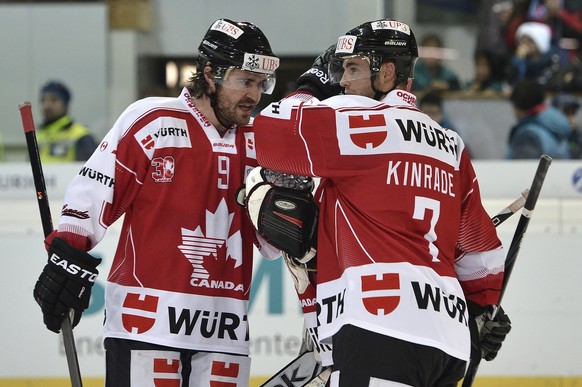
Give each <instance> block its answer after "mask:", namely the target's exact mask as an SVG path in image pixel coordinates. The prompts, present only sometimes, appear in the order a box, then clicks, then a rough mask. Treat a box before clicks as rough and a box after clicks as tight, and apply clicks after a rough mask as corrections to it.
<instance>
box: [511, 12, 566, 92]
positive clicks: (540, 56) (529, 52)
mask: <svg viewBox="0 0 582 387" xmlns="http://www.w3.org/2000/svg"><path fill="white" fill-rule="evenodd" d="M515 36H516V39H517V48H516V49H515V53H514V55H513V58H512V60H511V65H510V70H509V83H510V84H511V85H512V86H513V85H515V84H516V83H517V82H519V81H521V80H523V79H533V80H535V81H537V82H538V83H540V84H542V85H546V84H547V83H548V82H549V80H550V79H551V78H553V77H554V76H555V75H556V73H557V72H558V70H559V55H558V52H557V49H556V48H555V47H552V45H551V39H552V31H551V30H550V27H549V26H548V25H546V24H543V23H538V22H526V23H523V24H522V25H520V26H519V28H518V29H517V31H516V33H515Z"/></svg>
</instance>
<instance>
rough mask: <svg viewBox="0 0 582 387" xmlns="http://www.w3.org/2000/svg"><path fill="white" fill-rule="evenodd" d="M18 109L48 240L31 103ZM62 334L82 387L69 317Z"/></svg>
mask: <svg viewBox="0 0 582 387" xmlns="http://www.w3.org/2000/svg"><path fill="white" fill-rule="evenodd" d="M18 109H19V110H20V117H21V119H22V127H23V129H24V135H25V137H26V147H27V149H28V156H29V159H30V166H31V168H32V177H33V180H34V187H35V189H36V199H37V201H38V209H39V212H40V219H41V222H42V229H43V233H44V236H45V238H46V237H47V236H48V235H49V234H50V233H51V232H52V231H53V222H52V216H51V210H50V206H49V202H48V195H47V193H46V183H45V180H44V173H43V171H42V163H41V161H40V153H39V151H38V143H37V141H36V133H35V128H34V120H33V118H32V107H31V105H30V103H29V102H25V103H23V104H22V105H20V106H19V107H18ZM61 333H62V334H63V344H64V346H65V355H66V357H67V365H68V367H69V377H70V379H71V384H72V386H73V387H82V386H83V381H82V379H81V371H80V369H79V360H78V359H77V349H76V348H75V338H74V336H73V328H72V326H71V320H70V319H69V317H68V316H67V318H65V319H64V320H63V323H62V324H61Z"/></svg>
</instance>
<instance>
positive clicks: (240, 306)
mask: <svg viewBox="0 0 582 387" xmlns="http://www.w3.org/2000/svg"><path fill="white" fill-rule="evenodd" d="M251 129H252V128H251V127H250V126H249V127H238V128H233V129H231V130H229V131H228V132H226V133H225V134H224V136H222V137H221V136H220V135H219V133H218V132H217V130H216V129H215V128H214V126H213V125H212V124H211V123H210V122H209V121H208V120H207V119H206V118H205V117H204V116H203V115H202V114H201V113H200V112H199V111H198V110H197V109H196V107H195V106H194V105H193V104H192V102H191V97H190V95H189V94H188V91H187V89H184V90H183V91H182V94H181V95H180V96H179V97H178V98H157V97H156V98H146V99H143V100H140V101H137V102H135V103H133V104H132V105H130V106H129V107H128V108H127V109H126V110H125V112H123V113H122V114H121V116H120V117H119V119H118V120H117V122H116V123H115V124H114V126H113V128H112V129H111V131H110V132H109V133H108V134H107V135H106V136H105V138H104V139H103V141H102V142H101V145H100V147H99V149H97V150H96V152H95V153H94V154H93V156H92V157H91V158H90V159H89V160H88V161H87V163H86V164H85V165H84V166H83V168H82V169H81V171H80V172H79V174H78V176H76V177H75V179H73V181H72V183H71V185H70V186H69V188H68V189H67V191H66V194H65V204H64V208H63V211H62V214H61V218H60V224H59V228H58V230H59V234H60V235H63V236H64V237H65V238H67V239H69V240H71V239H76V238H78V236H84V237H86V238H87V240H88V241H90V243H89V244H88V247H93V246H94V245H95V244H97V243H98V242H99V241H100V240H101V239H102V238H103V237H104V235H105V232H106V230H107V228H108V227H109V226H110V225H111V224H112V223H113V222H115V221H116V220H117V219H118V218H120V217H121V216H122V215H124V221H123V226H122V231H121V237H120V240H119V244H118V248H117V251H116V253H115V258H114V260H113V263H112V267H111V271H110V273H109V276H108V283H107V288H106V296H105V298H106V305H105V309H106V322H105V328H104V337H116V338H124V339H132V340H138V341H143V342H149V343H155V344H160V345H165V346H169V347H176V348H188V349H194V350H202V351H211V352H227V353H236V354H248V353H249V332H248V321H247V307H248V300H249V294H250V285H251V274H252V257H253V241H255V240H256V239H255V233H254V229H253V228H252V225H251V223H250V221H249V220H248V217H247V216H246V214H245V213H244V209H243V208H242V207H241V206H239V205H237V204H236V202H235V197H236V191H237V189H238V188H240V186H241V185H242V184H243V183H244V178H245V176H246V174H247V173H248V172H249V171H250V170H251V169H252V168H253V167H255V166H256V165H257V164H256V157H255V149H254V138H253V133H252V131H251ZM74 242H76V243H75V244H76V245H79V243H78V241H74Z"/></svg>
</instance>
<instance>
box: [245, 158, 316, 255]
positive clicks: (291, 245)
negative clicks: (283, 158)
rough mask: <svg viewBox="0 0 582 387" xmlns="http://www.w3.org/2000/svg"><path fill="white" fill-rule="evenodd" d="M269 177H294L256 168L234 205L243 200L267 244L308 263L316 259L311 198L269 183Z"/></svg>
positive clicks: (301, 192)
mask: <svg viewBox="0 0 582 387" xmlns="http://www.w3.org/2000/svg"><path fill="white" fill-rule="evenodd" d="M269 174H271V175H273V174H276V176H278V177H282V176H287V177H289V176H294V175H285V174H279V173H277V172H274V171H269V170H266V169H263V168H261V167H257V168H255V169H253V170H252V171H251V173H250V174H249V176H248V177H247V179H246V183H245V189H244V190H240V191H239V193H238V194H237V201H238V202H239V203H240V202H241V200H242V196H244V207H246V209H247V212H248V214H249V217H250V219H251V222H252V224H253V226H254V227H255V230H257V232H258V233H259V235H261V236H262V237H263V238H265V240H266V241H267V242H268V243H270V244H271V245H273V246H275V247H277V248H278V249H281V250H282V251H283V252H285V253H287V254H288V255H290V256H292V257H300V260H304V261H308V260H310V259H312V258H313V257H314V256H315V248H314V247H313V246H314V239H315V234H316V228H317V214H318V208H317V205H316V204H315V202H314V200H313V196H312V195H311V192H309V191H301V190H298V189H293V188H285V187H279V186H277V185H275V183H272V182H271V181H269V180H268V177H269ZM303 180H305V178H303ZM311 184H312V183H311Z"/></svg>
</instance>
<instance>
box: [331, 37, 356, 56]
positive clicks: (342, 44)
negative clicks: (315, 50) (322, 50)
mask: <svg viewBox="0 0 582 387" xmlns="http://www.w3.org/2000/svg"><path fill="white" fill-rule="evenodd" d="M356 39H357V37H356V36H352V35H343V36H340V37H339V38H338V40H337V45H336V47H335V53H336V54H338V53H346V54H351V53H353V52H354V48H355V47H356Z"/></svg>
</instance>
